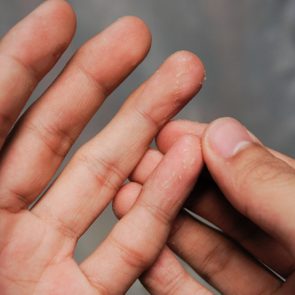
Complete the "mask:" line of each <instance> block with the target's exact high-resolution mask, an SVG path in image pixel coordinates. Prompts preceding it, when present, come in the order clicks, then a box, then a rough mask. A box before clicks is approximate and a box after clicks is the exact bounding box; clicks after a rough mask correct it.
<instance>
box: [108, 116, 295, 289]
mask: <svg viewBox="0 0 295 295" xmlns="http://www.w3.org/2000/svg"><path fill="white" fill-rule="evenodd" d="M184 134H194V135H196V136H199V137H200V139H201V146H202V153H203V157H204V163H205V164H206V166H207V169H208V171H206V172H205V173H203V174H202V175H201V176H200V178H199V180H198V181H197V183H196V186H195V189H194V190H193V192H192V194H191V196H190V198H189V200H188V201H187V202H186V204H185V206H184V207H185V208H187V209H188V210H190V211H191V212H194V213H196V214H197V215H199V216H201V217H203V218H205V219H206V220H207V221H209V222H211V223H212V224H214V225H215V226H217V227H218V228H219V229H221V231H222V232H221V231H217V230H215V229H213V228H210V227H208V226H206V225H204V224H203V223H202V222H200V221H197V220H195V219H194V218H192V217H191V216H190V215H189V214H188V213H186V212H183V213H181V214H180V215H179V216H178V217H177V219H176V221H175V224H174V230H173V231H172V233H171V235H170V237H169V241H168V243H167V245H168V246H167V247H166V248H165V250H163V252H162V254H161V256H160V257H159V259H158V261H157V262H156V263H155V264H154V265H153V266H152V267H151V269H150V270H149V271H148V272H147V273H146V274H145V275H144V276H142V282H143V284H145V285H146V287H147V288H148V289H149V290H151V292H154V293H156V294H182V293H181V290H182V289H183V288H185V289H186V290H187V294H194V293H193V292H192V291H190V290H192V289H191V288H193V286H194V285H193V283H192V282H191V280H192V278H188V276H189V275H188V274H187V273H185V272H184V271H183V269H182V268H181V266H180V265H179V264H178V262H177V260H176V258H175V255H174V254H177V255H179V256H180V257H181V258H183V259H184V260H185V261H186V262H187V263H188V264H190V265H191V267H192V268H193V269H194V270H195V271H196V272H197V273H198V274H199V275H201V276H203V277H204V278H205V279H206V280H207V281H208V282H209V283H211V284H212V285H213V286H215V287H216V288H217V289H218V290H220V291H221V292H222V293H223V294H294V292H295V279H294V276H295V274H294V257H295V243H294V241H295V239H294V237H295V217H294V206H295V200H294V193H295V171H294V169H295V160H294V159H292V158H290V157H288V156H286V155H283V154H281V153H279V152H277V151H274V150H272V149H269V148H267V147H265V146H264V145H263V144H262V143H261V142H260V141H259V140H258V139H257V138H256V137H255V136H254V135H253V134H252V133H250V132H249V131H248V130H247V129H246V128H245V127H244V126H242V125H241V123H239V122H238V121H236V120H234V119H232V118H222V119H218V120H216V121H214V122H212V123H211V124H209V125H208V124H200V123H197V122H190V121H174V122H171V123H168V124H167V126H166V127H164V128H163V130H162V131H161V132H160V133H159V135H158V138H157V145H158V147H159V150H149V151H148V152H147V153H146V155H145V156H144V157H143V159H142V161H141V163H140V164H139V165H138V166H137V168H136V169H135V170H134V172H133V174H132V175H131V180H132V182H130V183H129V184H127V185H125V186H124V187H123V188H122V189H121V190H120V192H119V193H118V195H117V197H116V198H115V200H114V204H113V206H114V209H115V212H116V213H117V215H118V216H119V217H120V216H122V215H124V214H125V213H126V212H128V210H129V208H130V207H131V206H132V204H133V203H136V196H137V194H138V192H140V190H141V185H142V184H143V183H145V181H146V179H148V178H149V175H150V173H151V172H152V171H153V169H154V168H155V167H156V166H157V165H158V163H159V162H160V161H161V159H162V157H163V155H164V154H165V153H166V152H167V151H168V150H169V148H170V147H171V145H172V144H173V143H174V142H175V141H176V140H177V139H178V138H179V137H180V136H183V135H184ZM208 172H209V173H208ZM173 252H174V253H173ZM262 263H263V264H265V265H267V266H268V267H270V268H271V269H272V270H274V271H275V272H276V273H277V274H279V275H280V277H279V276H277V275H274V274H273V273H271V272H270V271H269V270H268V269H267V268H266V267H265V266H264V265H263V264H262ZM170 269H174V270H175V271H173V272H172V273H171V271H170ZM176 269H178V271H176ZM179 273H180V274H181V275H179Z"/></svg>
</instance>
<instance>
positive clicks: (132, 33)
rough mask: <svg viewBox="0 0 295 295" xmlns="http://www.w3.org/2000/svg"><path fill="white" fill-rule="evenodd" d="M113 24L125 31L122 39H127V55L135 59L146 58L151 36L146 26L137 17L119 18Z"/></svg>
mask: <svg viewBox="0 0 295 295" xmlns="http://www.w3.org/2000/svg"><path fill="white" fill-rule="evenodd" d="M114 24H116V25H119V26H120V29H122V30H124V31H126V34H124V36H123V37H124V39H125V40H126V38H127V39H128V42H129V44H130V45H132V46H129V53H130V54H133V55H134V56H135V58H136V57H138V55H139V56H141V57H142V58H143V57H145V56H146V54H147V53H148V51H149V50H150V48H151V43H152V34H151V32H150V29H149V27H148V25H147V24H146V23H145V22H144V21H143V20H142V19H141V18H139V17H137V16H123V17H121V18H119V19H118V20H117V21H116V22H115V23H114Z"/></svg>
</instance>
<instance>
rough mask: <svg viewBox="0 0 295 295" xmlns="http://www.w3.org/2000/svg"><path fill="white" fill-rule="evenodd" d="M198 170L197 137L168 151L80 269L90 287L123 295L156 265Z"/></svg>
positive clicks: (189, 137) (185, 138) (199, 160)
mask: <svg viewBox="0 0 295 295" xmlns="http://www.w3.org/2000/svg"><path fill="white" fill-rule="evenodd" d="M201 165H202V157H201V150H200V146H199V139H198V138H197V137H194V136H185V137H184V138H181V139H180V140H179V141H178V142H177V143H176V144H175V145H174V146H173V147H172V148H171V150H170V151H169V152H168V153H167V155H166V156H165V157H164V158H163V161H162V162H161V163H160V165H159V166H158V168H157V169H156V170H155V172H154V173H153V175H152V176H151V177H150V178H149V180H148V181H147V182H146V183H145V185H144V186H143V188H142V191H141V194H140V196H139V198H138V202H137V203H136V204H135V205H134V207H133V208H132V210H131V211H130V212H129V214H127V215H126V216H125V217H124V218H122V219H121V220H120V222H119V223H118V224H117V225H116V226H115V227H114V229H113V230H112V232H111V233H110V235H109V236H108V237H107V239H106V240H105V241H104V242H103V243H102V244H101V245H100V246H99V247H98V249H97V250H96V251H95V252H94V253H93V254H92V255H91V256H90V257H89V258H87V259H86V261H84V262H83V263H82V265H81V268H82V270H83V272H84V273H85V274H86V276H87V277H88V278H89V279H90V280H91V281H92V282H95V283H94V285H98V286H100V288H101V289H104V290H107V291H108V293H110V294H122V293H123V292H124V291H126V290H127V289H128V288H129V287H130V285H131V284H132V283H133V281H134V280H136V278H137V277H138V276H139V275H140V274H142V272H143V271H144V270H145V269H146V268H147V267H149V266H150V265H151V264H152V263H153V262H154V261H155V259H156V258H157V256H158V255H159V254H160V252H161V250H162V248H163V245H164V244H165V240H166V239H167V237H168V234H169V231H170V226H171V223H172V221H173V219H174V218H175V216H176V215H177V213H178V210H179V209H180V208H181V205H182V204H183V202H184V200H185V198H186V196H187V195H188V194H189V192H190V190H191V189H192V187H193V183H194V181H195V179H196V177H197V175H198V173H199V172H200V169H201ZM147 245H148V247H147ZM122 270H124V271H123V272H122ZM114 281H115V282H116V284H114V283H113V282H114ZM101 286H103V287H101Z"/></svg>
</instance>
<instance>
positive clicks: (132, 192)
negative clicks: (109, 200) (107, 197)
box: [112, 182, 142, 218]
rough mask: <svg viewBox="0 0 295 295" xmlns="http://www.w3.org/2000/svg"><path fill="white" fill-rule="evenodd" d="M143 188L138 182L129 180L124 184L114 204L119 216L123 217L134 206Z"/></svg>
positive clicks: (116, 213)
mask: <svg viewBox="0 0 295 295" xmlns="http://www.w3.org/2000/svg"><path fill="white" fill-rule="evenodd" d="M141 189H142V186H141V185H140V184H138V183H136V182H129V183H127V184H125V185H124V186H122V188H121V189H120V190H119V192H118V193H117V195H116V197H115V198H114V200H113V204H112V206H113V211H114V213H115V215H116V216H117V218H122V217H123V216H124V215H125V214H126V213H127V212H128V211H129V210H130V209H131V208H132V206H133V205H134V203H135V202H136V199H137V197H138V196H139V194H140V192H141Z"/></svg>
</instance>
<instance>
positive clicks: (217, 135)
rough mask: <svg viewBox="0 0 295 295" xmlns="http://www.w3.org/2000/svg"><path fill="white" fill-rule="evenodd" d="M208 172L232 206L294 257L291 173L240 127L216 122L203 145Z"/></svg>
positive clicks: (233, 122)
mask: <svg viewBox="0 0 295 295" xmlns="http://www.w3.org/2000/svg"><path fill="white" fill-rule="evenodd" d="M202 146H203V153H204V160H205V162H206V164H207V166H208V169H209V171H210V173H211V175H212V177H213V178H214V180H215V181H216V183H217V184H218V185H219V187H220V189H221V190H222V191H223V193H224V195H225V196H226V197H227V198H228V200H229V201H230V202H231V203H232V205H233V206H234V207H235V208H236V209H237V210H238V211H240V212H241V213H242V214H244V215H245V216H247V217H248V218H249V219H251V220H252V221H253V222H255V223H256V224H257V225H258V226H260V227H261V228H263V229H264V230H265V231H267V232H268V233H270V234H271V235H273V236H274V237H276V238H279V239H280V240H281V241H282V242H283V243H284V244H285V245H287V247H288V248H289V249H290V250H292V252H293V254H295V214H294V208H295V198H294V195H295V171H294V169H293V168H292V167H291V166H289V165H288V164H287V163H285V162H284V161H282V160H280V159H278V158H277V157H275V156H274V155H273V154H271V153H270V152H269V151H268V150H267V149H266V148H265V147H264V146H263V145H262V144H261V143H260V142H259V141H258V140H257V139H255V138H254V136H253V135H251V133H250V132H249V131H247V129H246V128H245V127H243V126H242V125H241V124H240V123H239V122H238V121H236V120H234V119H231V118H223V119H218V120H216V121H214V122H213V123H211V124H210V125H209V127H208V128H207V130H206V132H205V134H204V136H203V141H202Z"/></svg>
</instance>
